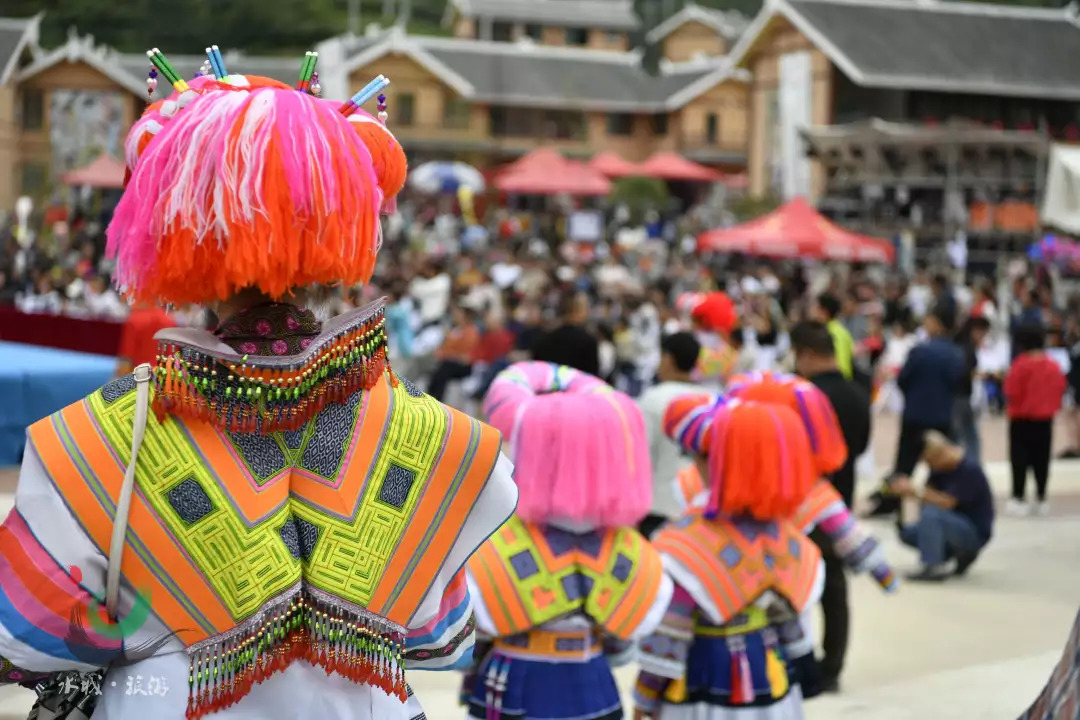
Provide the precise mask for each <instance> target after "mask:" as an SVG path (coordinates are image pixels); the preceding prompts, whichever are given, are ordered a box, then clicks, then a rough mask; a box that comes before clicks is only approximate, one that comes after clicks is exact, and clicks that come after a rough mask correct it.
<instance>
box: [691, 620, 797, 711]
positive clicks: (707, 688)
mask: <svg viewBox="0 0 1080 720" xmlns="http://www.w3.org/2000/svg"><path fill="white" fill-rule="evenodd" d="M737 637H738V638H739V639H740V640H742V641H743V642H744V643H745V647H746V656H747V660H748V662H749V665H750V676H751V678H752V679H753V683H754V701H753V702H751V703H747V704H741V705H738V706H736V705H734V704H733V703H732V702H731V680H732V675H733V673H732V671H731V663H732V651H731V645H730V643H729V639H728V638H722V637H702V636H700V635H698V636H695V637H694V643H693V644H692V645H691V646H690V653H689V655H688V656H687V659H686V700H685V702H686V703H690V704H693V703H708V704H709V705H716V706H720V707H768V706H769V705H772V704H774V703H775V702H777V701H778V700H780V699H782V698H774V697H773V696H772V688H771V687H770V685H769V678H768V675H767V674H766V655H765V653H766V651H767V649H768V647H769V646H768V644H767V643H766V640H765V633H764V632H752V633H747V634H745V635H739V636H737ZM780 656H781V658H783V657H784V655H783V651H782V650H781V651H780ZM785 664H786V662H785ZM788 684H789V686H794V684H795V678H794V677H793V676H792V674H791V670H790V668H789V669H788Z"/></svg>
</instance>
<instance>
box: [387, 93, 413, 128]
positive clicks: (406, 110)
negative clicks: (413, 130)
mask: <svg viewBox="0 0 1080 720" xmlns="http://www.w3.org/2000/svg"><path fill="white" fill-rule="evenodd" d="M391 102H392V103H393V105H392V107H393V110H394V125H397V126H399V127H409V126H410V125H412V124H413V111H414V109H415V105H416V97H415V96H414V95H412V94H411V93H403V94H401V95H395V96H394V97H393V99H392V100H391Z"/></svg>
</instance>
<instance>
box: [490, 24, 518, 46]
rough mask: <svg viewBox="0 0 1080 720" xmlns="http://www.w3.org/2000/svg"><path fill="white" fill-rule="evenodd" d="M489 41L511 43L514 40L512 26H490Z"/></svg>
mask: <svg viewBox="0 0 1080 720" xmlns="http://www.w3.org/2000/svg"><path fill="white" fill-rule="evenodd" d="M491 39H492V40H494V41H495V42H511V41H513V39H514V26H513V25H511V24H510V23H507V22H496V23H492V25H491Z"/></svg>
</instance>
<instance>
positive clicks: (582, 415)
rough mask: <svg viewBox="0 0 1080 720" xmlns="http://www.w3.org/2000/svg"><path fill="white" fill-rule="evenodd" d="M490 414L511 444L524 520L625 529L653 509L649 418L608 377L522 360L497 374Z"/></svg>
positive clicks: (486, 404) (486, 403) (487, 406)
mask: <svg viewBox="0 0 1080 720" xmlns="http://www.w3.org/2000/svg"><path fill="white" fill-rule="evenodd" d="M484 417H485V418H486V419H487V421H488V423H489V424H490V425H492V426H493V427H494V428H496V429H498V430H499V431H500V432H502V434H503V438H504V439H506V441H507V443H508V444H509V448H508V449H509V454H510V457H511V459H513V461H514V480H515V482H517V485H518V489H519V498H518V507H517V514H518V515H519V516H520V517H522V518H523V519H524V520H527V521H529V522H534V523H541V524H542V523H546V522H549V521H551V520H569V521H573V522H578V523H584V524H587V525H590V526H592V527H623V526H630V525H636V524H637V523H638V522H640V521H641V519H642V518H643V517H645V515H646V514H647V513H648V512H649V507H650V506H651V503H652V467H651V465H650V460H649V443H648V438H647V435H646V432H645V419H644V417H643V416H642V414H641V410H639V409H638V406H637V404H636V403H635V402H634V401H633V400H632V399H631V398H630V397H629V396H627V395H625V394H623V393H621V392H618V391H617V390H615V389H613V388H612V387H611V386H609V385H607V384H606V383H604V382H603V381H601V380H599V379H597V378H595V377H593V376H592V375H588V374H586V373H583V372H580V371H578V370H574V369H572V368H568V367H565V366H561V365H555V364H552V363H545V362H523V363H517V364H515V365H511V366H510V367H509V368H507V369H506V370H504V371H502V372H501V373H499V374H498V375H497V376H496V377H495V380H494V381H493V382H492V384H491V388H490V389H489V390H488V393H487V396H486V397H485V398H484Z"/></svg>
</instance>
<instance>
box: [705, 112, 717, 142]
mask: <svg viewBox="0 0 1080 720" xmlns="http://www.w3.org/2000/svg"><path fill="white" fill-rule="evenodd" d="M705 141H706V142H708V143H709V144H710V145H716V144H717V143H718V142H719V141H720V116H719V115H717V114H716V113H709V114H708V115H707V116H706V117H705Z"/></svg>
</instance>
